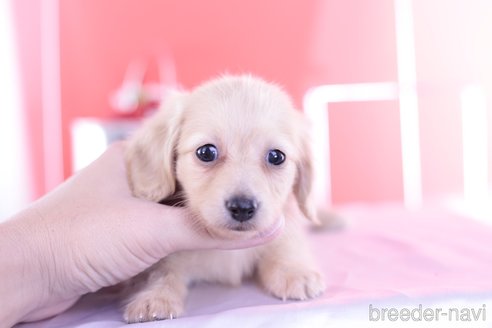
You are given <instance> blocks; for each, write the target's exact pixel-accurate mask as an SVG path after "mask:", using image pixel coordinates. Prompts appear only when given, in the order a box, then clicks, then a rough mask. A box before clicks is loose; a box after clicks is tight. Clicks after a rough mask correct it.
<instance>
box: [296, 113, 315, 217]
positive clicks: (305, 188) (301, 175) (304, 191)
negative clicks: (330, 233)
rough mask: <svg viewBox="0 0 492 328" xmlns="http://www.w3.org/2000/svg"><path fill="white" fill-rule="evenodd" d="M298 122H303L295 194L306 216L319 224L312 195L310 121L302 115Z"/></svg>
mask: <svg viewBox="0 0 492 328" xmlns="http://www.w3.org/2000/svg"><path fill="white" fill-rule="evenodd" d="M297 122H301V124H300V127H299V130H300V131H299V132H300V137H299V139H300V142H299V148H300V150H299V154H300V157H299V160H298V162H297V178H296V182H295V184H294V196H295V197H296V199H297V203H298V204H299V208H300V210H301V212H302V213H303V214H304V216H305V217H306V218H307V219H309V220H310V221H312V222H313V223H315V224H317V225H319V224H320V221H319V220H318V216H317V210H316V204H315V201H314V198H313V195H312V189H313V179H314V174H313V159H312V157H313V156H312V151H311V142H310V138H309V134H308V131H309V129H308V122H307V120H306V119H305V117H301V119H300V120H298V121H297Z"/></svg>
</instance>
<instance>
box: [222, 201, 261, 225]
mask: <svg viewBox="0 0 492 328" xmlns="http://www.w3.org/2000/svg"><path fill="white" fill-rule="evenodd" d="M225 206H226V208H227V209H228V210H229V212H230V213H231V217H232V218H233V219H234V220H236V221H239V222H244V221H248V220H249V219H251V218H252V217H253V216H254V215H255V212H256V209H257V208H258V203H257V202H256V200H254V199H250V198H245V197H234V198H231V199H229V200H228V201H226V203H225Z"/></svg>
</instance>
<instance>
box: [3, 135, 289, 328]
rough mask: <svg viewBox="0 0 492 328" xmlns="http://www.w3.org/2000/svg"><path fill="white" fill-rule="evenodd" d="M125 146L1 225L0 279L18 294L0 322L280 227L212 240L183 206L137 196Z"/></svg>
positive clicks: (29, 316)
mask: <svg viewBox="0 0 492 328" xmlns="http://www.w3.org/2000/svg"><path fill="white" fill-rule="evenodd" d="M123 148H124V145H123V144H117V145H113V146H111V147H110V148H109V150H108V151H106V153H105V154H103V155H102V156H101V157H100V158H99V159H98V160H96V161H95V162H94V163H92V164H91V165H90V166H88V167H87V168H85V169H84V170H82V171H81V172H79V173H78V174H76V175H75V176H73V177H72V178H70V179H69V180H67V181H66V182H64V183H63V184H62V185H60V186H59V187H58V188H57V189H56V190H54V191H53V192H51V193H49V194H48V195H46V196H45V197H43V198H42V199H40V200H39V201H37V202H35V203H34V204H33V205H32V206H30V207H29V208H28V209H26V210H25V211H23V212H21V213H19V214H18V215H17V216H16V217H15V218H14V219H12V220H10V221H7V222H6V223H4V224H2V225H0V280H3V282H4V283H5V282H8V281H12V283H10V284H8V283H6V284H5V285H4V286H1V285H0V294H1V295H2V298H3V299H5V300H7V298H5V297H4V296H5V295H10V293H12V298H10V299H8V301H9V304H8V305H7V304H0V319H1V317H2V316H3V315H4V314H2V311H6V312H5V316H6V317H7V319H6V320H7V321H4V322H9V320H8V319H9V318H10V322H11V323H12V324H13V323H15V322H17V321H21V320H23V321H32V320H38V319H42V318H46V317H48V316H52V315H54V314H57V313H59V312H62V311H64V310H65V309H67V308H68V307H70V306H71V305H73V304H74V303H75V302H76V301H77V300H78V298H79V297H80V296H81V295H83V294H85V293H88V292H93V291H96V290H98V289H100V288H102V287H106V286H110V285H114V284H116V283H118V282H121V281H124V280H127V279H129V278H131V277H133V276H135V275H136V274H138V273H139V272H141V271H143V270H145V269H147V268H148V267H150V266H151V265H152V264H154V263H156V262H157V261H158V260H160V259H161V258H163V257H165V256H167V255H168V254H170V253H172V252H175V251H178V250H185V249H204V248H221V249H233V248H246V247H252V246H255V245H259V244H263V243H266V242H268V241H270V240H272V239H274V238H275V237H276V236H277V235H278V234H279V233H280V231H281V230H282V227H283V220H281V225H279V226H275V227H272V228H271V230H270V231H268V232H267V233H265V234H263V235H261V236H260V235H256V236H250V237H247V239H242V240H220V239H217V238H212V236H210V235H209V234H208V233H207V232H206V231H205V230H200V229H199V227H197V226H196V225H194V224H193V220H192V218H191V215H189V214H188V213H187V210H186V209H185V208H174V207H169V206H164V205H160V204H155V203H152V202H149V201H146V200H142V199H137V198H135V197H133V196H132V195H131V192H130V189H129V187H128V183H127V179H126V171H125V165H124V160H123ZM3 237H5V238H3ZM16 254H17V255H18V256H17V257H16ZM5 255H8V256H12V257H11V258H9V257H8V256H7V257H5ZM15 257H16V258H15ZM15 271H18V272H15ZM19 272H22V274H19ZM14 276H15V277H14ZM5 277H6V279H4V278H5ZM16 277H17V278H16ZM1 302H3V301H2V300H0V303H1ZM4 305H5V306H4ZM9 309H10V310H9Z"/></svg>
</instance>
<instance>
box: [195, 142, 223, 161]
mask: <svg viewBox="0 0 492 328" xmlns="http://www.w3.org/2000/svg"><path fill="white" fill-rule="evenodd" d="M218 156H219V153H218V151H217V147H215V146H214V145H211V144H206V145H203V146H201V147H199V148H198V149H197V150H196V157H198V159H199V160H201V161H202V162H212V161H215V160H216V159H217V157H218Z"/></svg>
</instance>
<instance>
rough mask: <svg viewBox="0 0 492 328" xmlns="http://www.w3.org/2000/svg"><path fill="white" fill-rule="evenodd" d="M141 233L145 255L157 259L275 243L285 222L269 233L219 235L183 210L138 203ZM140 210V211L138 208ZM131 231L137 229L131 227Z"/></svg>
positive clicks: (135, 220)
mask: <svg viewBox="0 0 492 328" xmlns="http://www.w3.org/2000/svg"><path fill="white" fill-rule="evenodd" d="M138 201H139V202H140V206H138V208H139V209H138V213H137V214H136V215H137V216H138V219H134V220H132V221H133V222H134V223H137V222H138V229H139V233H136V232H135V234H134V236H135V237H136V238H142V240H139V244H140V245H142V246H144V247H145V248H147V249H146V250H145V251H146V252H148V253H149V254H153V256H155V257H157V258H159V259H160V258H162V257H164V256H167V255H168V254H170V253H173V252H176V251H180V250H193V249H241V248H249V247H254V246H259V245H262V244H265V243H268V242H270V241H272V240H273V239H275V238H276V237H277V236H278V235H279V234H280V233H281V232H282V230H283V227H284V224H285V220H284V218H283V217H279V218H278V219H277V220H276V221H275V222H274V223H273V224H272V226H271V227H269V228H268V229H266V230H264V231H262V232H257V231H241V232H238V231H231V232H230V233H227V234H221V235H218V234H217V233H214V232H212V231H211V229H208V228H207V227H206V226H205V225H204V224H203V223H202V222H201V220H199V219H197V218H196V216H194V215H192V214H191V213H190V211H189V210H188V209H186V208H183V207H171V206H166V205H161V204H155V203H153V202H149V201H144V200H138ZM134 208H136V207H134ZM128 227H129V228H130V229H135V227H131V226H128Z"/></svg>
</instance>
